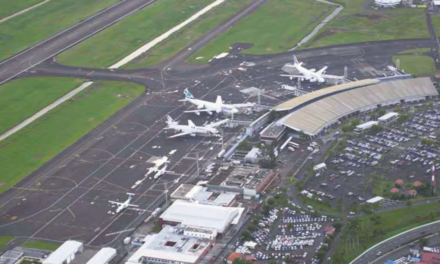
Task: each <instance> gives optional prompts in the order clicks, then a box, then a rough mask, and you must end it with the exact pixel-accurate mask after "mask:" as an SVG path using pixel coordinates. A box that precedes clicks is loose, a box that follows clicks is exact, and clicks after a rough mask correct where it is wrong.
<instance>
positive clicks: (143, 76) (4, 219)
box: [0, 0, 436, 257]
mask: <svg viewBox="0 0 440 264" xmlns="http://www.w3.org/2000/svg"><path fill="white" fill-rule="evenodd" d="M263 2H264V1H263V0H256V1H253V2H252V3H251V4H250V5H249V6H247V7H246V8H244V9H243V10H241V11H240V12H239V13H238V14H237V15H236V16H234V17H233V18H231V19H230V20H229V21H227V22H225V23H224V24H222V25H219V26H218V27H216V28H215V29H213V30H212V31H211V32H210V33H208V34H207V35H205V36H203V37H202V38H200V39H198V40H196V42H195V43H193V44H192V45H190V46H188V47H187V48H185V49H184V50H183V51H182V52H180V53H178V54H177V55H176V56H174V57H173V58H171V59H170V60H169V61H167V62H166V63H164V64H163V65H161V66H159V67H153V68H148V69H138V70H103V69H87V68H77V67H68V66H63V65H59V64H57V63H56V62H54V61H53V60H50V58H52V57H53V56H54V55H56V54H57V53H59V52H61V51H63V50H65V49H67V48H68V47H70V46H72V45H74V44H76V43H78V42H79V41H81V40H83V39H86V38H87V37H89V36H90V35H92V34H95V33H96V32H99V31H100V30H102V28H105V27H107V26H109V25H111V24H113V23H115V22H117V21H118V20H119V19H122V18H123V17H124V16H127V15H129V14H130V13H132V12H136V11H137V10H139V9H141V8H142V7H144V6H146V5H148V4H149V3H151V1H145V0H125V1H123V2H121V3H118V4H116V5H114V6H112V7H110V8H108V9H107V10H105V11H103V12H101V13H100V14H98V15H96V16H94V17H92V18H89V19H87V20H85V21H83V22H82V23H80V24H78V25H76V26H74V27H72V28H70V29H68V30H66V31H64V32H62V33H61V34H59V35H57V36H54V37H53V38H51V39H49V40H47V41H44V42H42V43H40V44H39V45H37V46H35V47H33V48H30V49H29V50H26V51H24V52H23V53H20V54H18V55H17V56H15V57H13V58H11V59H10V60H7V61H5V62H2V63H0V84H1V83H3V82H5V81H7V80H9V79H11V78H14V77H15V76H17V75H18V74H20V77H28V76H66V77H67V76H68V77H77V78H83V79H87V80H116V81H125V82H135V83H140V84H143V85H146V86H147V87H148V90H147V92H146V94H144V95H143V96H141V97H139V98H138V99H136V100H135V101H133V102H132V103H131V104H130V105H128V106H127V107H126V108H124V109H123V110H121V111H120V112H118V113H117V114H116V115H114V116H113V117H111V118H110V119H108V120H107V121H106V122H104V123H103V124H101V125H100V126H99V127H98V128H96V129H95V130H94V131H92V132H91V133H89V134H88V135H86V136H85V137H84V138H82V139H81V140H79V141H78V142H76V143H75V144H74V145H72V146H71V147H69V148H68V149H67V150H65V151H64V152H62V153H61V154H59V155H58V156H57V157H55V158H54V159H53V160H52V161H50V162H48V163H47V164H45V165H44V166H42V167H41V168H39V169H38V170H37V171H35V172H34V173H32V174H31V175H30V176H29V177H27V178H26V179H25V180H23V181H22V182H20V183H19V184H18V185H17V186H15V187H14V188H12V189H11V190H9V191H8V192H6V193H5V194H3V195H2V196H1V197H0V205H1V207H0V208H1V209H0V213H1V216H0V234H2V235H14V236H27V237H31V238H45V239H52V240H59V241H62V240H66V239H79V240H82V241H84V242H85V243H86V244H88V245H94V246H104V245H107V246H117V245H119V242H120V240H121V239H122V238H123V236H124V235H121V234H117V235H112V233H114V232H117V231H122V230H126V229H128V228H133V227H136V226H138V225H139V224H140V223H142V221H143V219H145V217H146V216H148V215H149V214H150V213H151V212H152V211H153V210H154V209H155V208H157V207H159V206H161V205H162V204H163V202H164V200H165V195H164V190H170V191H172V190H174V188H175V187H176V186H177V185H179V184H180V183H182V182H195V181H197V180H199V179H200V177H199V175H197V174H196V171H197V166H196V163H197V162H196V161H195V159H196V158H195V157H196V156H198V157H200V158H201V160H200V163H201V164H202V165H203V163H206V162H208V161H209V158H210V157H212V156H214V155H216V154H217V153H218V151H219V150H220V143H219V141H218V138H214V139H212V138H205V137H186V138H181V139H176V140H170V139H168V138H167V136H168V135H170V133H169V132H168V133H167V132H165V131H164V130H163V128H164V126H165V124H164V122H163V120H164V117H165V116H166V115H167V114H170V115H171V116H173V117H174V118H177V119H178V120H179V121H180V122H182V123H184V122H186V120H187V119H188V116H187V115H182V114H181V113H182V112H183V111H184V110H185V109H187V108H188V107H189V105H183V104H182V103H181V102H178V99H181V98H182V91H183V89H185V88H190V90H191V92H192V93H193V94H195V96H196V97H205V98H206V99H208V100H214V99H215V98H216V96H217V95H222V96H223V98H224V100H225V101H228V102H233V103H239V102H244V101H253V102H255V101H256V96H255V94H254V95H251V94H246V93H244V92H243V91H242V90H243V89H246V88H251V87H261V86H262V87H264V90H263V94H262V100H263V104H267V105H273V104H276V103H279V102H281V101H283V100H286V99H289V98H291V97H292V95H291V94H288V93H285V91H284V90H282V89H281V88H280V87H281V85H282V84H288V85H294V84H295V83H296V82H294V81H290V80H289V79H286V78H284V77H280V76H279V74H281V73H282V72H281V70H280V68H281V67H282V66H283V65H284V64H285V63H287V62H291V61H292V55H293V53H292V52H287V53H281V54H273V55H259V56H257V55H240V54H237V53H236V52H233V53H232V54H230V55H229V56H227V57H226V58H224V59H220V60H215V61H213V62H212V63H211V64H209V65H187V64H185V63H184V60H185V59H186V58H187V57H188V56H190V55H191V54H192V53H193V52H195V51H197V50H198V49H199V48H201V47H203V46H204V45H206V44H207V43H208V42H209V41H211V40H212V39H214V38H215V37H216V36H218V35H219V34H220V33H222V32H224V31H225V30H227V29H228V28H229V27H230V26H232V25H234V24H235V23H236V22H238V21H239V20H240V19H242V18H244V17H245V16H247V15H248V14H250V13H251V12H252V11H253V10H255V9H256V8H258V6H259V5H260V4H261V3H263ZM435 45H436V43H435V41H433V40H432V39H421V40H399V41H383V42H375V43H361V44H350V45H341V46H332V47H326V48H319V49H313V50H304V51H299V52H295V54H296V55H297V56H298V58H299V60H301V61H304V62H305V66H306V67H310V68H318V67H322V66H325V65H328V66H330V67H329V69H328V73H329V74H338V75H342V74H343V73H344V68H345V67H347V68H348V78H351V79H362V78H369V77H383V76H384V74H387V71H386V66H388V65H391V64H392V55H393V54H395V53H397V52H400V51H403V50H406V49H414V48H433V47H435ZM188 48H191V49H188ZM234 50H235V51H236V50H238V49H234ZM42 62H43V63H42ZM243 62H251V63H253V66H243ZM239 68H242V69H243V68H245V70H240V69H239ZM316 88H319V87H311V86H309V85H308V84H304V85H303V89H305V90H308V89H309V90H313V89H316ZM190 117H191V119H192V120H193V121H194V122H195V123H196V124H202V123H205V122H206V121H207V120H210V121H213V120H214V118H215V117H210V116H206V115H202V116H200V117H197V116H192V115H191V116H190ZM238 129H240V128H236V129H235V130H231V129H225V138H226V140H229V139H231V138H234V137H236V134H235V132H237V131H236V130H238ZM173 150H176V153H174V154H173V155H170V154H169V153H170V152H171V151H173ZM164 155H170V160H171V165H170V168H169V170H171V171H173V173H168V174H166V175H165V176H163V177H161V178H160V179H159V180H157V181H153V180H148V179H147V180H145V181H144V182H143V183H142V184H141V185H140V186H139V187H137V188H135V189H132V188H131V187H132V186H133V184H134V183H135V182H136V181H138V180H140V179H142V178H143V177H144V174H145V172H146V170H147V168H149V167H151V163H148V162H146V161H147V160H148V159H149V158H151V157H153V156H155V157H161V156H164ZM127 192H134V193H135V194H136V195H135V199H134V201H133V203H135V204H138V205H139V206H140V208H142V209H144V210H145V211H139V212H138V211H125V212H124V213H122V214H119V215H112V214H109V211H112V210H114V208H113V209H112V208H111V207H110V205H109V203H108V201H109V200H119V201H125V199H126V198H127V195H126V193H127ZM367 257H368V256H367Z"/></svg>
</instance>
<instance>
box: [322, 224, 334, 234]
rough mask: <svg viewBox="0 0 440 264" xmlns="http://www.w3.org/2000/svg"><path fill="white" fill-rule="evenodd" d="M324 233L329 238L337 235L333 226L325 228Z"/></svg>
mask: <svg viewBox="0 0 440 264" xmlns="http://www.w3.org/2000/svg"><path fill="white" fill-rule="evenodd" d="M324 232H325V234H326V235H327V236H332V235H334V234H335V228H334V227H333V226H326V227H324Z"/></svg>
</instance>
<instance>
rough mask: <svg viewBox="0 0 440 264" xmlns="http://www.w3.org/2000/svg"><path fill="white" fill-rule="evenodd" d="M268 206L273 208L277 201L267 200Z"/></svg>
mask: <svg viewBox="0 0 440 264" xmlns="http://www.w3.org/2000/svg"><path fill="white" fill-rule="evenodd" d="M267 204H268V205H270V206H272V207H273V206H274V205H275V200H274V199H272V198H270V199H269V200H267Z"/></svg>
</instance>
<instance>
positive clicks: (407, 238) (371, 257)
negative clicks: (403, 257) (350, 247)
mask: <svg viewBox="0 0 440 264" xmlns="http://www.w3.org/2000/svg"><path fill="white" fill-rule="evenodd" d="M439 229H440V221H436V222H433V223H431V224H426V225H423V226H419V227H416V228H413V229H411V230H409V231H406V232H403V233H400V234H398V235H396V236H394V237H391V238H389V239H386V240H384V241H382V242H380V243H379V244H376V245H375V246H373V247H372V248H370V249H368V250H367V251H365V252H364V253H363V254H362V255H360V256H359V257H358V258H356V259H355V260H354V261H352V262H351V263H350V264H367V263H381V262H379V260H381V259H382V258H383V257H381V258H378V257H379V256H380V255H382V254H385V252H392V251H394V250H395V249H398V248H400V247H401V246H402V245H406V244H409V243H411V242H413V241H416V240H417V239H419V238H421V237H424V236H427V235H431V234H435V233H436V232H438V230H439ZM379 253H380V254H379Z"/></svg>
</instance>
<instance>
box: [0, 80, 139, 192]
mask: <svg viewBox="0 0 440 264" xmlns="http://www.w3.org/2000/svg"><path fill="white" fill-rule="evenodd" d="M144 90H145V89H144V87H143V86H141V85H137V84H130V83H119V82H96V83H94V84H93V85H92V86H90V87H89V88H88V89H86V90H84V91H83V92H81V93H80V94H78V95H76V96H75V97H74V98H72V100H69V101H67V102H65V103H63V104H62V105H60V106H58V107H57V108H55V109H54V110H52V111H51V112H49V113H48V114H46V115H45V116H43V117H42V118H39V119H38V120H36V121H35V122H34V123H32V124H31V125H29V126H27V127H25V128H24V129H22V130H20V131H19V132H17V133H16V134H14V135H12V136H10V137H9V138H7V139H6V140H4V141H2V142H1V143H0V175H2V177H1V180H0V183H1V184H2V186H1V188H0V193H2V192H4V191H5V190H7V189H8V188H10V187H12V186H14V185H15V184H16V183H18V182H19V181H20V180H22V179H23V178H25V177H26V176H28V175H29V174H30V173H32V172H33V171H34V170H36V169H37V168H39V167H40V166H41V165H43V164H44V163H46V162H47V161H49V160H51V159H52V158H53V157H55V156H56V155H57V154H58V153H60V152H61V151H63V150H64V149H65V148H67V147H68V146H70V145H72V144H73V143H74V142H76V141H77V140H78V139H80V138H81V137H83V136H84V135H85V134H87V133H88V132H90V131H91V130H92V129H94V128H95V127H97V126H98V125H99V124H100V123H102V122H103V121H104V120H106V119H107V118H108V117H110V116H111V115H113V114H114V113H116V112H117V111H118V110H120V109H121V108H122V107H124V106H125V105H126V104H128V103H129V102H131V101H132V100H134V99H135V98H136V97H138V96H140V95H141V94H142V93H143V92H144Z"/></svg>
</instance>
